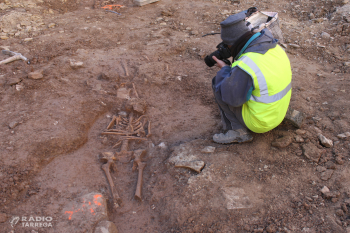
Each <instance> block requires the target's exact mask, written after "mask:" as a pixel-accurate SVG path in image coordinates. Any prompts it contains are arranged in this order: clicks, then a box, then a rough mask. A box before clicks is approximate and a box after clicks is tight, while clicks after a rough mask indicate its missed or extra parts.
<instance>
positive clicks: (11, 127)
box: [9, 121, 19, 129]
mask: <svg viewBox="0 0 350 233" xmlns="http://www.w3.org/2000/svg"><path fill="white" fill-rule="evenodd" d="M18 124H19V123H18V122H17V121H12V122H11V123H10V124H9V128H10V129H13V128H15V127H16V126H17V125H18Z"/></svg>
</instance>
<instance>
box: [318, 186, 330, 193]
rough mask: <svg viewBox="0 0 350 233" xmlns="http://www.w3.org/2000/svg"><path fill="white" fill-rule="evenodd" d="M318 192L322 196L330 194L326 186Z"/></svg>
mask: <svg viewBox="0 0 350 233" xmlns="http://www.w3.org/2000/svg"><path fill="white" fill-rule="evenodd" d="M320 191H321V193H323V194H325V193H329V192H330V190H329V188H328V187H327V186H323V188H322V189H321V190H320Z"/></svg>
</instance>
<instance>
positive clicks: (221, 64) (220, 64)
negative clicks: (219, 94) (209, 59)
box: [213, 56, 227, 69]
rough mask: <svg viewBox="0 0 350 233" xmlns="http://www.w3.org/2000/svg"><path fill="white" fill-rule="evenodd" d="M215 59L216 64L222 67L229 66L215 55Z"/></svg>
mask: <svg viewBox="0 0 350 233" xmlns="http://www.w3.org/2000/svg"><path fill="white" fill-rule="evenodd" d="M213 59H214V60H215V61H216V65H217V66H218V67H220V69H221V68H222V67H224V66H227V64H226V63H225V62H223V61H221V60H219V59H217V58H216V57H215V56H213Z"/></svg>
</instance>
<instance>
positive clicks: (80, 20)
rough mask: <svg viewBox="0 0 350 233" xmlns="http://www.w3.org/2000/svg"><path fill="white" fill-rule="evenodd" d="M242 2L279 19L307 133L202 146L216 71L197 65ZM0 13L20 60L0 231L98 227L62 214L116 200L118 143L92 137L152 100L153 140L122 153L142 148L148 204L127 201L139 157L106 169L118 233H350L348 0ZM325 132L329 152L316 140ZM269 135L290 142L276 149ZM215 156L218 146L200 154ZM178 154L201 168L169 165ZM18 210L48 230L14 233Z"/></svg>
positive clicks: (40, 0) (3, 161)
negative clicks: (110, 158) (80, 201)
mask: <svg viewBox="0 0 350 233" xmlns="http://www.w3.org/2000/svg"><path fill="white" fill-rule="evenodd" d="M107 4H119V5H123V6H124V7H122V8H114V9H112V10H113V11H116V12H118V13H119V14H117V13H114V12H108V11H105V10H104V9H102V8H101V7H102V6H104V5H107ZM251 6H256V7H258V8H259V9H260V10H265V11H275V12H278V13H279V18H280V26H281V29H282V32H283V35H284V44H285V45H286V52H287V54H288V56H289V58H290V61H291V66H292V71H293V81H292V85H293V92H292V99H291V103H290V106H291V107H292V108H293V109H295V110H297V111H300V112H302V113H304V115H305V121H304V124H303V125H302V127H301V129H297V128H295V127H294V126H293V125H291V124H290V123H288V122H283V123H282V124H281V125H280V126H278V127H277V128H276V129H274V130H272V131H271V132H268V133H265V134H254V140H253V141H252V142H250V143H247V144H232V145H218V144H215V143H214V142H213V141H212V140H211V139H212V135H213V134H215V133H219V132H221V130H222V126H221V122H220V114H219V111H218V107H217V105H216V103H215V100H214V98H213V94H212V90H211V79H212V78H213V77H214V76H215V74H216V72H217V71H218V68H217V67H215V66H214V67H212V68H208V67H207V66H206V65H205V63H204V62H203V58H204V57H205V56H206V55H207V54H210V53H211V52H213V51H214V50H215V47H216V45H217V44H218V43H219V42H220V36H219V35H214V36H206V37H202V35H204V34H207V33H210V32H219V31H220V26H219V23H220V22H221V21H222V20H223V19H225V18H226V17H227V16H228V15H230V14H233V13H236V12H239V11H241V10H245V9H247V8H249V7H251ZM0 9H1V10H0V25H1V30H2V32H1V40H0V45H1V47H2V49H8V50H11V51H15V52H19V53H21V54H22V55H24V56H25V57H27V58H28V59H29V62H25V61H22V60H20V61H14V62H11V63H9V64H3V65H0V114H1V118H0V127H1V130H0V138H1V140H0V148H1V150H0V151H1V153H0V178H1V182H0V229H1V230H0V231H1V232H93V231H94V229H93V227H94V225H93V226H92V227H91V226H89V227H87V226H86V223H85V222H84V221H86V220H84V219H81V222H80V223H79V222H78V223H77V222H76V221H75V222H70V220H69V219H68V216H67V214H65V212H64V208H65V206H66V205H67V203H69V202H70V201H71V200H73V199H75V198H78V197H81V196H83V195H85V194H88V193H92V192H98V193H102V194H103V195H104V196H105V197H106V198H108V197H109V186H108V183H107V181H106V177H105V175H104V172H103V170H102V169H101V162H100V161H99V157H98V156H99V154H100V153H101V152H106V151H112V152H117V151H119V150H120V147H117V148H115V147H113V145H114V144H115V143H116V141H117V140H118V137H116V136H106V135H103V134H101V133H102V132H104V131H105V130H106V128H107V126H108V124H109V123H110V121H111V120H112V116H113V115H117V114H118V113H120V112H126V113H128V112H129V111H130V101H131V100H132V99H135V98H136V99H138V101H141V102H142V103H143V104H144V106H146V108H145V109H144V115H146V116H147V118H148V119H149V121H150V122H151V126H150V127H151V128H150V129H147V130H150V131H151V134H150V136H149V137H148V139H149V140H148V141H133V142H132V143H130V145H129V150H135V149H147V154H146V156H145V158H144V161H145V162H146V163H147V165H146V167H145V170H144V174H143V189H142V201H140V200H136V199H135V198H134V192H135V188H136V182H137V172H135V171H133V170H132V162H133V161H130V162H129V163H122V162H120V161H119V162H116V163H115V164H116V169H115V171H114V172H112V178H113V180H114V183H115V184H116V186H117V190H118V192H119V195H120V196H121V199H122V204H121V206H120V207H119V208H117V209H113V208H112V207H111V205H109V207H108V213H109V220H110V221H112V222H114V223H115V225H116V226H117V228H118V231H119V232H121V233H131V232H132V233H141V232H322V233H324V232H337V233H338V232H350V227H349V228H348V225H350V213H349V211H350V199H349V198H350V188H349V185H350V176H349V174H350V166H349V165H350V163H349V160H350V154H349V149H350V143H349V139H348V138H338V137H337V135H339V134H343V133H345V132H349V131H350V126H349V121H350V117H349V114H350V110H349V108H348V106H349V98H350V94H349V87H350V80H349V78H350V76H349V72H350V63H349V62H350V59H349V58H350V36H349V32H350V26H349V25H350V14H349V9H350V5H349V3H348V1H347V0H344V1H340V0H322V1H318V0H303V1H302V0H293V1H287V0H283V1H277V0H272V1H243V0H241V1H236V0H234V1H232V0H231V1H228V0H211V1H209V0H195V1H185V0H179V1H171V0H160V1H159V2H156V3H153V4H149V5H145V6H142V7H137V6H135V5H134V4H133V3H132V1H131V0H120V1H119V0H109V1H102V0H62V1H60V0H55V1H54V0H30V1H24V0H23V1H22V0H0ZM6 58H8V56H7V55H4V54H0V60H4V59H6ZM72 62H73V63H74V62H83V64H82V65H81V66H74V65H71V63H72ZM33 73H34V74H33ZM35 78H38V79H35ZM123 88H126V89H128V90H130V93H129V96H127V98H126V99H125V98H120V97H121V96H120V95H119V94H120V92H121V89H123ZM135 91H136V92H135ZM140 115H142V113H140V114H139V115H138V116H140ZM320 133H321V134H322V135H324V136H325V137H326V138H328V139H330V140H332V141H333V146H331V147H325V146H324V145H322V144H321V143H320V141H319V139H318V135H319V134H320ZM276 139H280V140H283V139H285V140H289V143H287V144H286V146H285V147H276V146H272V142H274V141H275V140H276ZM274 145H275V144H274ZM208 146H211V147H215V151H214V152H212V153H204V152H203V151H202V150H203V149H204V148H206V147H208ZM310 153H311V154H313V155H316V157H317V156H318V157H319V160H317V159H316V160H315V159H314V160H312V159H310V156H309V154H310ZM178 155H183V156H185V157H186V156H188V157H191V156H194V157H195V158H196V159H197V160H200V161H203V162H205V167H204V168H203V169H202V171H201V172H200V173H196V172H194V171H191V170H188V169H186V168H175V167H174V164H173V163H171V158H174V157H176V156H178ZM324 186H326V187H327V188H328V189H329V190H330V191H329V192H326V193H322V192H321V189H322V188H324ZM13 216H50V217H52V219H53V227H52V228H35V227H22V225H20V224H19V225H16V226H14V227H12V226H11V224H10V222H9V221H10V220H11V217H13ZM72 229H74V230H72Z"/></svg>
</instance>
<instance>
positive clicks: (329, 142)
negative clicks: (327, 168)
mask: <svg viewBox="0 0 350 233" xmlns="http://www.w3.org/2000/svg"><path fill="white" fill-rule="evenodd" d="M318 139H319V140H320V142H321V144H322V145H323V146H325V147H328V148H329V147H332V146H333V141H332V140H330V139H328V138H326V137H325V136H323V135H322V134H320V135H319V136H318Z"/></svg>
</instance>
